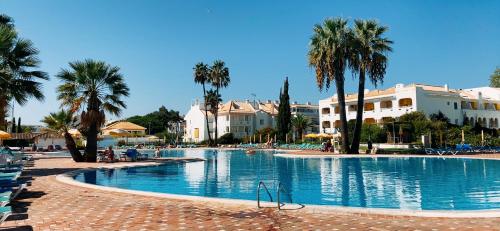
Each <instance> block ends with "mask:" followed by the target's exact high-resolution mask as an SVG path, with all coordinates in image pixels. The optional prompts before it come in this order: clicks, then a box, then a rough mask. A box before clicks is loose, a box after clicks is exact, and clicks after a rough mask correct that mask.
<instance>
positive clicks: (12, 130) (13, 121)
mask: <svg viewBox="0 0 500 231" xmlns="http://www.w3.org/2000/svg"><path fill="white" fill-rule="evenodd" d="M10 131H11V132H12V133H15V132H16V131H17V129H16V117H12V125H11V129H10Z"/></svg>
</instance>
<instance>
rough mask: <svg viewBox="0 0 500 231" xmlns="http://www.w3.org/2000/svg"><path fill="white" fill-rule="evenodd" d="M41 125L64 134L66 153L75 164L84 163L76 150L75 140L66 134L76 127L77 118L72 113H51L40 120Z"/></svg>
mask: <svg viewBox="0 0 500 231" xmlns="http://www.w3.org/2000/svg"><path fill="white" fill-rule="evenodd" d="M42 123H45V124H46V125H47V127H49V128H50V129H53V130H56V131H58V132H62V133H63V134H64V140H65V141H66V147H67V148H68V151H69V153H70V154H71V157H72V158H73V160H74V161H75V162H83V161H84V158H83V156H82V154H81V153H80V151H78V149H77V148H76V143H75V140H74V139H73V137H72V136H71V134H69V132H68V131H69V129H71V128H74V127H76V126H77V118H76V117H75V116H73V113H71V112H66V111H65V110H61V111H59V112H52V113H50V114H49V115H48V116H45V117H44V118H43V119H42Z"/></svg>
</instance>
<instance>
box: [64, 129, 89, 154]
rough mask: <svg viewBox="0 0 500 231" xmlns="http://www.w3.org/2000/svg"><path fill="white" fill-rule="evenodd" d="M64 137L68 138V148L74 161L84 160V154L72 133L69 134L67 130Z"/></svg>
mask: <svg viewBox="0 0 500 231" xmlns="http://www.w3.org/2000/svg"><path fill="white" fill-rule="evenodd" d="M64 139H65V140H66V147H67V148H68V151H69V153H70V154H71V157H72V158H73V161H75V162H83V160H84V159H83V156H82V153H80V151H78V149H77V148H76V143H75V140H74V139H73V137H72V136H71V134H69V133H68V132H67V131H66V132H64Z"/></svg>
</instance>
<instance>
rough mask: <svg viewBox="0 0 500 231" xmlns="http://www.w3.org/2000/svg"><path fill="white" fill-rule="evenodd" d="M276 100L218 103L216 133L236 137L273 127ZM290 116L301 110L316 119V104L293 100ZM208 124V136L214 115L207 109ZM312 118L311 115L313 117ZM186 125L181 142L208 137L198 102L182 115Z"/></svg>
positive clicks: (275, 115)
mask: <svg viewBox="0 0 500 231" xmlns="http://www.w3.org/2000/svg"><path fill="white" fill-rule="evenodd" d="M278 107H279V102H278V101H271V100H267V101H249V100H245V101H238V100H230V101H228V102H226V103H223V104H221V105H220V106H219V115H218V119H217V124H218V126H217V128H218V131H217V133H218V136H219V137H220V136H222V135H224V134H226V133H232V134H233V135H234V136H235V137H236V138H243V137H245V136H248V135H252V134H254V133H255V132H256V131H257V130H260V129H263V128H268V127H271V128H275V127H276V117H277V116H278ZM290 108H291V111H292V116H293V115H297V114H303V115H304V116H306V117H308V118H313V119H311V121H312V122H314V121H316V124H318V123H319V119H318V106H315V105H311V104H310V103H309V104H298V103H294V104H291V105H290ZM208 117H209V119H208V126H209V128H210V132H211V135H212V137H214V136H215V123H214V116H213V115H212V113H210V112H208ZM314 118H315V119H314ZM184 119H185V121H186V127H185V130H184V141H185V142H201V141H203V140H207V139H208V132H207V122H206V119H205V110H204V106H203V104H202V103H200V102H199V101H195V102H194V103H193V104H192V105H191V108H190V109H189V111H188V112H187V113H186V116H185V117H184ZM317 126H318V125H317Z"/></svg>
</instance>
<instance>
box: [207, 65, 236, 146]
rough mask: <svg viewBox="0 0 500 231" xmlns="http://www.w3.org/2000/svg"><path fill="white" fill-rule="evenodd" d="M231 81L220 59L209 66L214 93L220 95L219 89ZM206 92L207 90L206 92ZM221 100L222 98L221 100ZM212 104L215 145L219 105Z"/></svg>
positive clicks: (227, 69)
mask: <svg viewBox="0 0 500 231" xmlns="http://www.w3.org/2000/svg"><path fill="white" fill-rule="evenodd" d="M230 82H231V78H230V76H229V68H227V67H226V64H225V63H224V61H222V60H216V61H215V62H214V64H213V65H212V66H211V67H210V83H211V84H212V86H213V87H214V88H215V94H214V95H216V96H219V97H220V90H221V89H222V88H226V87H227V86H229V83H230ZM207 94H208V92H207ZM221 102H222V100H221ZM211 106H212V110H213V111H212V113H213V114H214V120H215V139H214V145H215V146H217V138H218V130H219V129H218V127H217V122H218V121H217V120H218V117H219V106H218V105H217V106H214V105H211Z"/></svg>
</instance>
